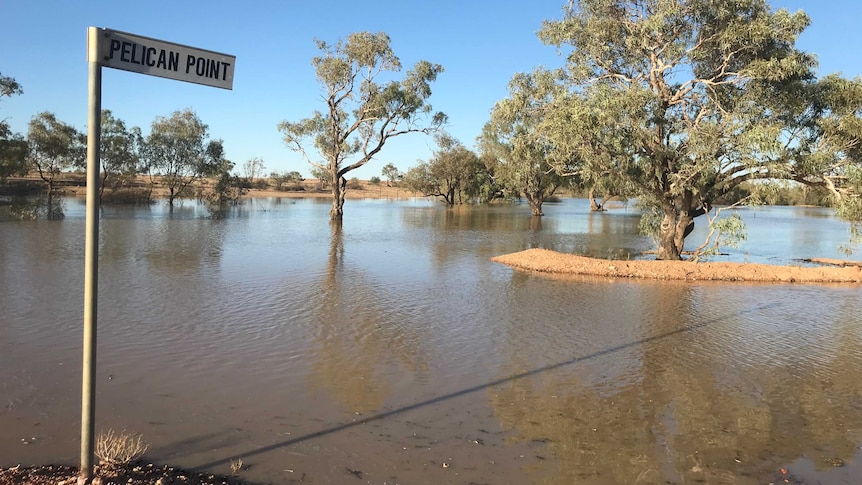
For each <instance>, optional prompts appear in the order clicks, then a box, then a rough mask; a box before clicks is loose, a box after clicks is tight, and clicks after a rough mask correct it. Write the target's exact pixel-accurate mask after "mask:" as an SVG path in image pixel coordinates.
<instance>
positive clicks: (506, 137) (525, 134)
mask: <svg viewBox="0 0 862 485" xmlns="http://www.w3.org/2000/svg"><path fill="white" fill-rule="evenodd" d="M534 75H535V76H540V75H549V73H548V72H547V71H536V72H535V73H534V74H523V73H521V74H517V75H515V77H514V78H513V79H512V81H511V82H510V83H509V91H510V93H509V97H508V98H506V99H503V100H501V101H498V102H497V104H495V105H494V108H493V109H492V110H491V120H490V121H489V122H488V123H486V124H485V126H484V128H483V129H482V135H481V136H480V137H479V144H480V146H481V150H482V152H483V154H486V155H488V156H489V157H490V158H491V159H492V160H495V161H496V162H495V163H494V168H493V172H494V180H495V182H496V183H497V184H498V185H499V186H500V187H502V188H503V189H504V191H509V192H512V193H514V194H515V195H520V194H523V195H524V197H525V198H526V199H527V202H528V203H529V204H530V211H531V212H532V214H533V215H534V216H542V215H544V213H543V212H542V203H543V202H544V200H545V198H547V197H550V196H551V195H553V194H554V192H556V190H557V188H558V187H560V185H562V184H563V182H564V180H565V179H564V177H563V175H562V174H561V172H559V171H556V170H554V166H553V165H551V164H550V163H549V162H548V160H547V157H548V154H549V152H550V150H551V146H550V144H549V142H548V141H547V139H546V138H545V137H543V136H542V135H541V133H539V132H538V130H537V126H538V124H539V122H540V121H541V116H542V109H541V108H542V107H544V106H546V105H547V104H549V103H550V96H551V92H548V91H543V90H542V89H541V88H540V86H539V84H540V83H537V82H536V80H535V78H534Z"/></svg>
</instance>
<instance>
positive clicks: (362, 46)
mask: <svg viewBox="0 0 862 485" xmlns="http://www.w3.org/2000/svg"><path fill="white" fill-rule="evenodd" d="M316 43H317V47H318V49H320V51H321V52H322V54H321V55H320V56H317V57H315V58H314V59H313V60H312V65H313V66H314V69H315V73H316V76H317V81H318V83H319V84H320V86H321V89H322V91H323V98H324V101H325V103H326V109H325V112H320V111H315V112H314V114H313V115H312V116H311V117H310V118H306V119H303V120H301V121H298V122H295V123H294V122H288V121H283V122H281V123H280V124H279V125H278V129H279V131H280V132H281V133H282V134H283V135H284V142H285V144H287V146H288V147H289V148H290V149H292V150H294V151H296V152H299V153H301V154H302V156H303V157H304V158H305V159H306V161H308V162H309V163H310V164H311V165H312V166H313V167H317V168H318V169H319V170H325V171H326V173H327V177H328V179H329V185H330V187H331V189H332V209H331V210H330V213H329V215H330V218H331V219H333V220H341V218H342V216H343V214H344V192H345V189H346V186H347V178H346V177H345V174H347V173H348V172H350V171H351V170H355V169H357V168H359V167H362V166H363V165H365V164H367V163H368V162H370V161H371V160H372V158H373V157H374V156H375V155H376V154H377V153H378V152H380V150H381V149H382V148H383V146H384V144H385V143H386V142H387V141H388V140H389V139H391V138H393V137H396V136H400V135H404V134H407V133H417V132H418V133H426V134H427V133H432V132H434V131H435V130H437V129H438V128H439V127H441V126H442V125H443V123H445V121H446V116H445V115H444V114H443V113H440V112H438V113H432V108H431V105H430V104H429V103H428V98H429V97H430V96H431V83H432V82H433V81H435V80H436V79H437V75H438V74H440V73H441V72H443V67H442V66H441V65H439V64H432V63H430V62H428V61H424V60H423V61H419V62H417V63H416V64H415V65H414V66H413V68H412V69H410V70H409V71H408V72H407V73H406V75H405V76H404V78H403V79H401V81H397V80H385V79H384V78H391V77H392V73H395V72H399V71H400V70H401V61H400V60H399V59H398V57H396V56H395V54H394V53H393V51H392V48H391V46H390V39H389V36H388V35H386V34H385V33H383V32H380V33H376V34H372V33H369V32H358V33H353V34H350V35H348V36H347V39H346V40H339V41H338V42H337V43H335V44H329V43H326V42H324V41H321V40H317V41H316ZM309 144H310V146H309ZM311 147H313V149H314V151H315V152H316V154H317V155H319V158H318V157H313V156H312V154H311V153H309V151H308V150H309V149H311ZM354 156H355V158H351V157H354Z"/></svg>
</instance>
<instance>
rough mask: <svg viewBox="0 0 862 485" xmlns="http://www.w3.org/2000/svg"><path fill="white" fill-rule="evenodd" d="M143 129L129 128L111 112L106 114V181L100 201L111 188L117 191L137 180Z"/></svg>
mask: <svg viewBox="0 0 862 485" xmlns="http://www.w3.org/2000/svg"><path fill="white" fill-rule="evenodd" d="M141 144H142V137H141V129H140V128H138V127H137V126H135V127H132V128H131V129H128V128H126V123H125V122H124V121H123V120H121V119H119V118H116V117H114V115H113V113H111V111H110V110H102V136H101V149H100V154H101V156H100V158H101V162H102V180H101V183H100V184H99V201H101V200H102V196H103V195H104V193H105V188H106V187H108V186H110V187H111V188H112V189H116V188H118V187H120V186H122V185H123V184H124V183H128V182H130V181H132V180H133V179H134V177H135V176H136V175H137V173H138V166H139V165H140V148H141Z"/></svg>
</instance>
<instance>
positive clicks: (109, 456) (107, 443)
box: [95, 429, 150, 465]
mask: <svg viewBox="0 0 862 485" xmlns="http://www.w3.org/2000/svg"><path fill="white" fill-rule="evenodd" d="M149 448H150V445H148V444H145V443H144V442H143V441H142V440H141V435H135V434H131V433H126V432H125V431H123V432H120V433H116V432H114V430H113V429H109V430H108V432H107V433H99V436H98V437H97V438H96V449H95V453H96V456H97V457H99V460H101V462H102V463H105V464H111V465H127V464H129V463H132V462H134V461H136V460H138V459H140V458H141V457H142V456H144V453H146V452H147V450H148V449H149Z"/></svg>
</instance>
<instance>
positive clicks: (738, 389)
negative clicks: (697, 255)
mask: <svg viewBox="0 0 862 485" xmlns="http://www.w3.org/2000/svg"><path fill="white" fill-rule="evenodd" d="M637 288H638V289H637V292H639V293H640V294H638V295H633V298H632V299H633V300H636V301H637V310H635V311H632V310H631V309H628V310H623V311H622V312H620V313H622V314H625V313H626V312H628V315H629V318H631V319H633V320H639V323H638V324H637V325H635V326H636V327H637V326H640V327H642V329H643V331H644V334H646V335H653V336H659V337H658V338H656V337H647V338H644V339H642V340H640V341H634V343H632V344H630V345H626V344H623V345H617V346H613V345H610V346H609V345H608V343H603V344H602V345H604V350H603V351H602V350H600V351H598V352H595V353H593V354H585V355H588V356H589V357H588V358H585V359H583V360H579V359H577V358H576V359H575V360H574V361H573V365H565V366H559V367H556V368H554V367H553V366H551V369H550V370H549V371H547V372H537V373H534V374H532V375H530V376H529V377H526V378H521V379H514V380H510V381H507V382H505V383H504V384H501V385H500V386H497V387H495V388H494V389H492V390H490V391H489V392H488V395H489V401H490V403H491V406H492V407H493V409H494V410H495V413H496V415H497V416H498V418H499V419H500V420H501V421H502V422H503V423H504V426H505V427H507V428H509V429H511V430H512V431H513V432H514V433H515V434H516V438H514V440H515V441H519V442H525V443H532V444H533V445H534V447H535V449H536V450H537V451H536V454H537V456H539V457H541V458H543V459H540V460H537V461H534V462H531V464H529V465H525V468H526V469H525V470H524V471H525V472H526V473H527V474H528V475H529V476H531V477H533V480H534V481H533V483H560V484H562V483H565V484H575V483H589V484H595V483H599V484H602V483H608V484H612V483H701V482H704V483H765V482H763V479H765V478H768V477H769V476H771V475H770V473H772V472H774V471H775V470H778V469H779V468H781V467H782V466H786V465H787V464H788V463H791V462H793V461H794V460H796V459H798V458H799V457H802V456H807V457H809V458H810V459H811V460H812V461H813V462H814V463H815V465H817V466H818V467H820V468H828V467H831V466H835V465H836V464H840V463H842V462H843V461H849V460H850V459H851V458H852V457H853V456H854V454H855V453H856V446H857V445H858V443H859V442H860V441H862V406H860V403H862V383H860V381H859V380H858V379H857V378H856V376H858V375H859V374H860V372H862V360H860V359H859V358H858V349H860V348H862V339H860V336H859V332H858V329H857V328H856V327H857V324H854V322H849V321H840V322H839V321H836V322H833V324H832V327H833V331H834V343H835V345H838V346H840V347H844V348H842V349H839V350H838V351H836V352H834V354H833V355H834V356H835V357H834V358H833V359H832V360H831V361H830V362H812V361H810V360H802V359H800V360H798V361H796V360H793V361H792V362H791V363H789V364H788V365H785V363H773V364H772V365H769V364H767V365H764V364H763V362H754V363H746V362H738V361H737V359H739V358H741V357H742V356H744V355H745V354H744V352H740V354H739V355H734V352H733V349H727V347H726V345H725V344H724V343H723V342H720V341H713V340H712V339H713V338H715V336H720V335H721V334H722V333H724V332H728V331H731V332H737V333H739V334H744V329H742V328H740V326H741V324H740V323H739V322H741V321H742V320H743V319H742V318H739V315H735V314H728V315H727V316H726V317H715V318H711V319H710V318H708V317H707V318H706V319H705V320H706V321H701V322H698V321H697V320H696V319H697V318H698V317H697V315H698V312H699V308H698V307H699V306H701V305H703V303H704V302H703V301H700V300H703V299H704V298H708V296H707V297H704V296H703V295H704V294H707V295H708V292H702V291H698V290H696V289H695V288H693V287H692V286H691V285H686V284H679V285H677V284H669V285H666V284H658V285H640V286H638V287H637ZM596 298H597V299H599V300H601V298H602V297H601V296H600V295H598V296H596ZM608 298H611V297H610V296H609V297H608ZM609 303H611V302H608V301H605V302H584V306H585V307H587V308H586V309H585V312H586V313H590V312H591V311H592V306H594V305H598V306H602V305H605V306H606V305H608V304H609ZM522 308H524V305H522V304H521V303H519V302H518V301H517V298H515V299H513V301H512V306H511V312H512V314H513V318H512V321H515V322H517V321H522V320H520V317H524V318H528V317H529V316H528V315H520V314H521V313H523V312H524V311H525V310H522ZM763 310H765V311H769V310H768V309H766V308H764V309H763ZM527 311H529V310H527ZM839 314H840V312H839ZM844 314H845V315H847V313H844ZM519 315H520V316H519ZM526 321H534V322H535V325H540V322H538V321H535V320H534V319H532V320H526ZM605 323H607V324H610V322H605ZM578 324H580V322H578ZM712 326H715V327H723V330H722V332H716V331H712V328H711V327H712ZM506 330H507V331H508V332H509V335H508V339H509V341H510V342H511V343H510V345H509V346H510V349H507V352H506V353H507V354H508V355H510V359H511V363H510V366H509V368H510V369H518V370H520V371H521V372H524V371H525V370H527V369H529V368H530V367H531V366H535V365H536V359H537V357H536V356H537V355H542V353H543V351H544V349H538V348H531V347H530V346H525V345H524V342H525V341H529V339H527V338H524V337H523V336H522V335H519V333H522V332H525V331H536V329H535V328H532V329H525V328H523V327H522V326H512V327H510V328H507V329H506ZM627 334H629V332H626V333H621V334H620V335H627ZM621 338H626V337H621ZM821 344H824V345H830V343H829V342H826V343H822V342H821ZM608 349H611V351H610V352H607V350H608ZM784 351H785V352H793V351H794V349H793V348H787V349H785V350H784ZM605 352H607V353H605ZM764 352H766V351H764ZM818 366H827V367H828V368H826V369H823V368H817V367H818ZM533 368H535V367H533ZM811 376H823V378H822V379H812V377H811ZM767 481H768V480H767Z"/></svg>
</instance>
